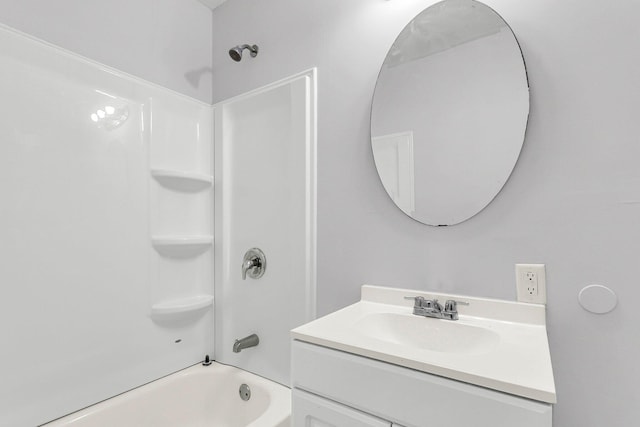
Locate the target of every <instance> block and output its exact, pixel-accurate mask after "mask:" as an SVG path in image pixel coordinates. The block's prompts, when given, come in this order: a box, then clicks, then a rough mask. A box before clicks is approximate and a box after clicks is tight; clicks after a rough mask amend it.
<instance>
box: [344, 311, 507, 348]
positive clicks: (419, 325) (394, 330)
mask: <svg viewBox="0 0 640 427" xmlns="http://www.w3.org/2000/svg"><path fill="white" fill-rule="evenodd" d="M353 328H355V329H356V330H357V331H358V332H360V333H361V334H363V335H365V336H367V337H370V338H374V339H377V340H382V341H386V342H389V343H393V344H399V345H402V346H406V347H410V348H414V349H421V350H429V351H437V352H443V353H468V354H471V353H476V354H477V353H485V352H488V351H490V350H491V349H492V348H494V347H495V346H496V345H497V344H498V341H499V340H500V338H499V335H498V334H497V333H495V332H494V331H492V330H489V329H485V328H482V327H479V326H472V325H466V324H464V323H460V322H458V321H450V320H440V319H431V318H425V317H422V316H415V315H406V314H398V313H374V314H368V315H366V316H365V317H363V318H362V319H360V320H358V321H357V322H355V323H354V324H353Z"/></svg>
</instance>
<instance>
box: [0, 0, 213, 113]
mask: <svg viewBox="0 0 640 427" xmlns="http://www.w3.org/2000/svg"><path fill="white" fill-rule="evenodd" d="M0 22H2V23H4V24H7V25H9V26H11V27H13V28H15V29H17V30H20V31H23V32H25V33H28V34H31V35H33V36H35V37H38V38H41V39H43V40H46V41H48V42H50V43H53V44H55V45H58V46H60V47H63V48H65V49H69V50H71V51H73V52H76V53H79V54H80V55H83V56H86V57H87V58H90V59H93V60H95V61H98V62H101V63H103V64H106V65H109V66H111V67H114V68H117V69H119V70H122V71H125V72H127V73H130V74H133V75H135V76H138V77H142V78H143V79H146V80H149V81H151V82H154V83H157V84H160V85H162V86H165V87H167V88H169V89H173V90H176V91H178V92H182V93H184V94H185V95H188V96H191V97H194V98H197V99H200V100H202V101H205V102H211V40H212V38H211V11H210V10H209V9H208V8H207V7H205V6H204V5H203V4H201V3H200V2H198V1H196V0H134V1H128V0H109V1H108V2H104V1H98V0H59V1H50V0H0Z"/></svg>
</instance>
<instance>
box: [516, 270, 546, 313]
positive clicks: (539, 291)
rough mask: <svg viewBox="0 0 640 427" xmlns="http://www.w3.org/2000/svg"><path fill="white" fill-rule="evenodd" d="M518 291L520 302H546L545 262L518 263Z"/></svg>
mask: <svg viewBox="0 0 640 427" xmlns="http://www.w3.org/2000/svg"><path fill="white" fill-rule="evenodd" d="M516 292H517V295H518V301H520V302H529V303H533V304H546V303H547V287H546V277H545V268H544V264H516Z"/></svg>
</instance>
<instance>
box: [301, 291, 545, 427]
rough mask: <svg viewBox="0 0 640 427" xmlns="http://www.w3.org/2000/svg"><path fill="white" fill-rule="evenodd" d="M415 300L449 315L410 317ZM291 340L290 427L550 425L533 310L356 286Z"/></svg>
mask: <svg viewBox="0 0 640 427" xmlns="http://www.w3.org/2000/svg"><path fill="white" fill-rule="evenodd" d="M406 297H409V298H408V299H407V298H406ZM415 297H421V298H422V299H421V300H420V301H435V300H439V301H442V302H444V301H445V300H450V301H458V304H457V308H456V311H457V314H458V317H459V318H458V319H457V320H449V319H445V318H430V317H425V316H420V315H416V314H413V313H414V304H417V302H416V301H417V300H415V299H414V298H415ZM466 304H468V305H466ZM454 306H455V304H454ZM292 338H293V346H292V387H293V414H292V420H293V425H294V426H309V425H313V426H315V425H318V426H336V427H340V426H349V427H352V426H353V427H364V426H367V427H381V426H387V427H389V426H402V427H425V426H427V425H446V426H448V427H463V426H465V427H467V426H474V427H489V426H491V427H495V426H504V427H549V426H551V425H552V404H553V403H555V402H556V393H555V386H554V380H553V372H552V368H551V358H550V355H549V345H548V340H547V332H546V325H545V307H544V306H543V305H536V304H525V303H517V302H510V301H500V300H491V299H483V298H475V297H463V296H459V295H447V294H436V293H428V292H421V291H412V290H405V289H391V288H384V287H377V286H367V285H365V286H363V287H362V298H361V301H359V302H358V303H356V304H353V305H351V306H349V307H346V308H344V309H342V310H339V311H337V312H335V313H332V314H330V315H328V316H325V317H323V318H320V319H317V320H315V321H313V322H310V323H308V324H306V325H303V326H301V327H299V328H296V329H294V330H293V331H292Z"/></svg>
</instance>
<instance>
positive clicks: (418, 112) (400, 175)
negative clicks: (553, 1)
mask: <svg viewBox="0 0 640 427" xmlns="http://www.w3.org/2000/svg"><path fill="white" fill-rule="evenodd" d="M528 115H529V87H528V83H527V77H526V70H525V66H524V61H523V58H522V53H521V51H520V48H519V46H518V42H517V40H516V38H515V36H514V35H513V32H512V31H511V29H510V28H509V26H508V25H507V24H506V22H504V21H503V20H502V18H501V17H500V16H499V15H498V14H497V13H496V12H494V11H493V10H492V9H491V8H489V7H488V6H485V5H484V4H482V3H480V2H477V1H473V0H445V1H443V2H440V3H437V4H435V5H433V6H431V7H429V8H427V9H425V10H424V11H423V12H422V13H420V14H419V15H418V16H416V17H415V18H414V19H413V20H412V21H411V22H410V23H409V24H408V25H407V26H406V27H405V28H404V30H403V31H402V32H401V33H400V35H399V36H398V38H397V39H396V41H395V43H394V44H393V46H392V47H391V49H390V51H389V53H388V54H387V57H386V59H385V61H384V64H383V66H382V69H381V71H380V75H379V77H378V82H377V84H376V90H375V94H374V99H373V106H372V111H371V144H372V147H373V153H374V158H375V163H376V168H377V169H378V174H379V175H380V179H381V180H382V183H383V185H384V188H385V190H386V191H387V193H388V194H389V196H390V197H391V198H392V199H393V201H394V202H395V204H396V205H397V206H398V207H399V208H400V209H401V210H402V211H403V212H405V213H406V214H407V215H409V216H411V217H412V218H414V219H415V220H417V221H420V222H422V223H425V224H429V225H453V224H458V223H460V222H462V221H465V220H467V219H469V218H471V217H472V216H474V215H475V214H477V213H478V212H480V211H481V210H482V209H484V208H485V207H486V206H487V205H488V204H489V203H490V202H491V200H493V198H494V197H495V196H496V195H497V194H498V192H499V191H500V190H501V189H502V187H503V186H504V184H505V183H506V181H507V179H508V178H509V175H510V174H511V171H512V170H513V168H514V166H515V164H516V161H517V159H518V156H519V154H520V150H521V148H522V143H523V141H524V133H525V129H526V125H527V118H528Z"/></svg>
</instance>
